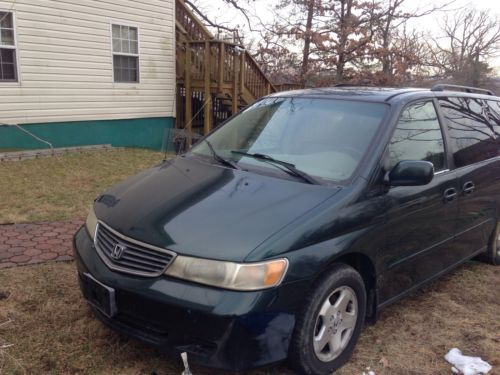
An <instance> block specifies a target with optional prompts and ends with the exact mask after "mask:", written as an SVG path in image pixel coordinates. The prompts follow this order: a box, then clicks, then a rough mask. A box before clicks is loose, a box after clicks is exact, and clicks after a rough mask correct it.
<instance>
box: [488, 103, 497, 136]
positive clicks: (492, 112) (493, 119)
mask: <svg viewBox="0 0 500 375" xmlns="http://www.w3.org/2000/svg"><path fill="white" fill-rule="evenodd" d="M486 103H487V104H488V108H487V110H488V115H489V118H490V124H491V125H492V126H493V132H494V133H495V134H494V135H495V138H496V140H497V142H498V137H499V136H500V102H497V101H495V100H487V101H486Z"/></svg>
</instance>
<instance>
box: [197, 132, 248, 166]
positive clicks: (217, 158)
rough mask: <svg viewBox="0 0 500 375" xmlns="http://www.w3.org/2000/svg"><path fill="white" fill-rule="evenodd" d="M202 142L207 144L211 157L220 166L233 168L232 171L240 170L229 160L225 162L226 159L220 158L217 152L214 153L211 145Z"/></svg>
mask: <svg viewBox="0 0 500 375" xmlns="http://www.w3.org/2000/svg"><path fill="white" fill-rule="evenodd" d="M204 141H205V142H206V143H207V145H208V148H209V149H210V151H211V152H212V156H213V158H214V159H215V160H217V161H218V162H219V163H220V164H224V165H226V166H228V167H230V168H233V169H241V168H240V167H239V166H238V165H237V164H236V163H233V162H232V161H231V160H227V159H224V158H223V157H222V156H220V155H219V154H218V153H217V151H215V149H214V147H213V146H212V144H211V143H210V142H209V141H208V140H206V139H204Z"/></svg>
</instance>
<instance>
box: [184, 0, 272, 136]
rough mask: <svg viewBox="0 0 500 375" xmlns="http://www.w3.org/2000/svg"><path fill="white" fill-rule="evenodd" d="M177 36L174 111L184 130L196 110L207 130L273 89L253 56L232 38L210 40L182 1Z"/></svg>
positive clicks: (188, 128)
mask: <svg viewBox="0 0 500 375" xmlns="http://www.w3.org/2000/svg"><path fill="white" fill-rule="evenodd" d="M176 40H177V48H176V69H177V83H178V90H180V91H178V101H179V103H180V104H179V107H178V109H177V110H178V111H182V112H183V113H184V119H183V124H184V126H185V128H186V129H187V131H188V134H192V129H191V128H192V126H193V123H194V121H195V120H196V119H195V118H196V117H197V116H198V115H200V111H203V119H204V120H203V122H204V124H203V128H204V129H203V131H204V133H205V134H206V133H207V132H209V131H210V130H211V129H212V127H213V125H214V122H217V121H218V120H220V119H223V118H226V117H227V115H228V113H233V114H234V113H235V112H237V111H238V108H241V106H245V105H248V104H250V103H252V102H253V101H254V100H257V99H259V98H261V97H262V96H265V95H268V94H270V93H272V92H276V89H275V87H274V86H273V85H272V84H271V82H270V81H269V79H268V78H267V77H266V75H265V74H264V73H263V72H262V70H261V69H260V67H259V65H258V64H257V62H256V61H255V60H254V59H253V58H252V56H251V55H250V54H249V53H248V52H247V51H246V50H245V49H244V48H242V47H241V46H239V45H237V44H235V43H232V42H227V41H222V40H216V39H214V37H213V35H212V34H211V33H210V32H209V30H208V29H207V28H206V27H205V26H204V25H203V23H202V22H201V21H200V20H199V19H198V18H197V17H196V16H195V15H194V14H193V12H192V11H191V9H190V8H189V7H188V6H186V4H185V2H184V0H176ZM196 93H197V95H198V97H195V96H196V95H195V94H196ZM200 95H201V96H202V97H203V100H202V101H201V99H200ZM197 103H198V104H199V103H201V107H200V108H199V109H197V107H196V105H197ZM181 104H182V106H183V107H184V108H181V107H180V105H181ZM225 107H226V108H225ZM193 115H194V117H193Z"/></svg>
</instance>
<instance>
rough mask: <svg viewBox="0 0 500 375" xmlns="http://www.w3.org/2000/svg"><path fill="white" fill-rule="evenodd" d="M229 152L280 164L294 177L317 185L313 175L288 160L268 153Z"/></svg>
mask: <svg viewBox="0 0 500 375" xmlns="http://www.w3.org/2000/svg"><path fill="white" fill-rule="evenodd" d="M231 152H232V153H233V154H238V155H243V156H249V157H251V158H254V159H257V160H263V161H267V162H270V163H274V164H278V165H281V166H282V167H285V168H286V170H287V172H288V173H290V174H291V175H293V176H295V177H299V178H301V179H303V180H304V181H306V182H307V183H309V184H313V185H319V182H318V181H317V180H316V179H315V178H314V177H312V176H310V175H308V174H307V173H306V172H304V171H301V170H300V169H297V168H296V167H295V165H294V164H291V163H288V162H286V161H283V160H278V159H275V158H273V157H271V156H269V155H265V154H259V153H255V154H251V153H249V152H244V151H236V150H233V151H231Z"/></svg>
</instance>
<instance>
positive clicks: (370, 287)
mask: <svg viewBox="0 0 500 375" xmlns="http://www.w3.org/2000/svg"><path fill="white" fill-rule="evenodd" d="M339 263H341V264H346V265H348V266H350V267H352V268H354V269H355V270H356V271H357V272H358V273H359V274H360V275H361V277H362V278H363V282H364V284H365V288H366V298H367V300H366V320H367V322H369V323H372V324H374V323H375V322H376V320H377V315H378V314H377V292H376V291H377V272H376V268H375V264H374V262H373V261H372V259H370V257H369V256H368V255H366V254H363V253H360V252H351V253H347V254H342V255H340V256H338V257H335V258H334V259H332V260H331V262H329V264H328V265H327V267H325V268H324V269H322V270H321V272H319V274H318V276H317V278H318V279H319V278H320V277H321V276H322V275H323V274H324V273H325V272H328V271H329V270H330V269H331V268H332V267H333V266H335V265H336V264H339Z"/></svg>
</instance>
